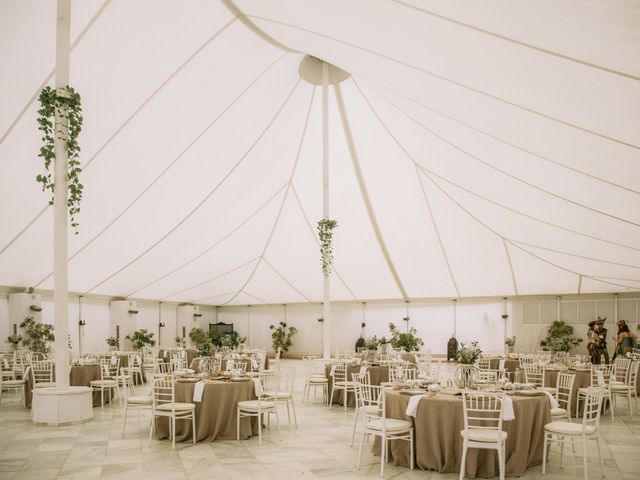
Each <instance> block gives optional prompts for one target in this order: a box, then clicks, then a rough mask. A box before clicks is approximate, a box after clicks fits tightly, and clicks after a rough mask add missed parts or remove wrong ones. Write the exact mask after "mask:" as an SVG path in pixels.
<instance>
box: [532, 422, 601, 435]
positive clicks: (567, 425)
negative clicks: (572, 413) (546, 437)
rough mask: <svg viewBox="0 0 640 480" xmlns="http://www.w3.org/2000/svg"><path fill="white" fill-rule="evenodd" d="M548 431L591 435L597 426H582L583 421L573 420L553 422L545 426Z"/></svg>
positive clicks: (562, 433)
mask: <svg viewBox="0 0 640 480" xmlns="http://www.w3.org/2000/svg"><path fill="white" fill-rule="evenodd" d="M544 429H545V431H546V432H550V433H557V434H561V435H581V434H583V433H584V434H585V435H591V434H593V433H596V427H594V426H593V425H585V426H584V427H583V426H582V424H581V423H571V422H551V423H547V424H546V425H545V426H544Z"/></svg>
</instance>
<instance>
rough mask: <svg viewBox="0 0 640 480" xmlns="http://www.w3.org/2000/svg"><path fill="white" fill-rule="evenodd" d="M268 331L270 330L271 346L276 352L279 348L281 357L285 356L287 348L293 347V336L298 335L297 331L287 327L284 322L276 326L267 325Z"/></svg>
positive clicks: (294, 328)
mask: <svg viewBox="0 0 640 480" xmlns="http://www.w3.org/2000/svg"><path fill="white" fill-rule="evenodd" d="M269 329H270V330H271V341H272V342H271V345H272V346H273V349H274V350H278V348H280V350H281V351H282V353H283V355H284V356H286V354H287V352H288V351H289V348H291V345H293V336H294V335H295V334H296V333H298V329H297V328H296V327H289V326H287V324H286V322H280V323H279V324H278V326H276V325H269Z"/></svg>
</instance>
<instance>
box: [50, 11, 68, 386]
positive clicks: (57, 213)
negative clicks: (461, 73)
mask: <svg viewBox="0 0 640 480" xmlns="http://www.w3.org/2000/svg"><path fill="white" fill-rule="evenodd" d="M57 12H58V13H57V30H56V83H55V86H56V89H58V91H59V89H61V88H64V87H66V86H67V85H68V84H69V46H70V42H69V38H70V23H71V0H58V9H57ZM54 130H55V134H54V144H53V148H54V154H55V161H54V184H55V189H54V195H53V268H54V280H53V300H54V305H55V306H54V326H55V336H56V339H55V344H54V345H55V363H56V387H57V388H58V389H60V390H65V389H68V388H69V352H68V350H69V348H68V338H69V297H68V294H69V287H68V267H67V162H68V152H67V144H66V141H67V138H68V137H69V117H68V113H67V112H66V111H59V110H58V109H56V113H55V124H54Z"/></svg>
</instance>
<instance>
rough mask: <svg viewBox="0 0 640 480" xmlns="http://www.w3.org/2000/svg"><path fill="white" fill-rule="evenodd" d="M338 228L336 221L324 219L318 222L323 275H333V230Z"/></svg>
mask: <svg viewBox="0 0 640 480" xmlns="http://www.w3.org/2000/svg"><path fill="white" fill-rule="evenodd" d="M337 226H338V222H336V221H335V220H329V219H326V218H323V219H322V220H320V221H319V222H318V236H319V237H320V253H321V254H322V257H321V259H322V273H324V274H325V275H329V274H331V267H332V266H333V245H332V241H333V229H334V228H336V227H337Z"/></svg>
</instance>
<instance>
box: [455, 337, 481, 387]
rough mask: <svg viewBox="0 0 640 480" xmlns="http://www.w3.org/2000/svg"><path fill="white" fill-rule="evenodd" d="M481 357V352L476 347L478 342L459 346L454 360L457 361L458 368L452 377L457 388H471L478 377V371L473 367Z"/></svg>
mask: <svg viewBox="0 0 640 480" xmlns="http://www.w3.org/2000/svg"><path fill="white" fill-rule="evenodd" d="M480 355H482V350H480V347H478V342H471V343H469V344H466V345H465V344H464V343H461V344H460V348H459V349H458V351H457V353H456V360H458V366H457V367H456V371H455V374H454V377H453V380H454V382H455V384H456V385H457V386H458V387H459V388H473V387H474V386H475V383H476V378H477V376H478V369H477V368H476V367H475V365H474V364H475V363H476V362H477V361H478V359H479V358H480Z"/></svg>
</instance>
